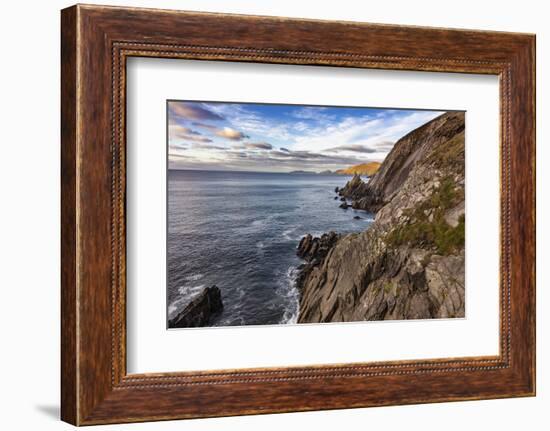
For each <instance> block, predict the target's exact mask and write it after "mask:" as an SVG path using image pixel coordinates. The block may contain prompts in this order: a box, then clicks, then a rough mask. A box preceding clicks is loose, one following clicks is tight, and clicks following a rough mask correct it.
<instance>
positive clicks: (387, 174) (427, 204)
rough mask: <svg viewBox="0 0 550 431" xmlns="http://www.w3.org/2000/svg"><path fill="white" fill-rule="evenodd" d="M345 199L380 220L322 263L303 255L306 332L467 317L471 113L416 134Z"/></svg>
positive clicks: (345, 239) (350, 186)
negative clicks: (324, 325)
mask: <svg viewBox="0 0 550 431" xmlns="http://www.w3.org/2000/svg"><path fill="white" fill-rule="evenodd" d="M339 194H340V195H341V196H342V197H345V198H348V199H351V200H352V201H353V204H352V206H353V208H358V209H365V210H368V211H371V212H375V213H376V218H375V221H374V222H373V223H372V224H371V225H370V226H369V227H368V228H367V229H366V230H365V231H364V232H361V233H355V234H348V235H343V236H340V237H338V239H337V241H335V242H334V244H332V246H331V247H330V249H329V250H328V251H327V252H326V253H325V254H324V256H322V257H321V255H317V253H316V251H315V253H313V254H311V253H310V254H309V255H308V253H302V254H303V255H305V256H309V257H308V259H309V260H308V259H306V262H307V263H306V264H304V265H303V266H302V267H301V268H300V271H299V274H298V277H297V280H296V283H297V286H298V288H299V290H300V292H301V297H300V309H299V316H298V322H302V323H303V322H308V323H316V322H344V321H360V320H382V319H394V320H395V319H426V318H443V317H464V239H463V238H464V113H460V112H453V113H446V114H444V115H442V116H440V117H437V118H436V119H434V120H432V121H430V122H429V123H427V124H425V125H424V126H421V127H419V128H418V129H416V130H414V131H412V132H410V133H409V134H408V135H406V136H405V137H403V138H401V139H400V140H399V141H398V142H397V143H396V144H395V146H394V148H393V149H392V151H391V152H390V154H389V155H388V156H387V157H386V159H385V160H384V162H383V164H382V165H381V167H380V169H379V171H378V172H377V173H376V174H375V175H374V176H373V177H372V179H371V180H370V181H369V182H368V183H367V182H364V181H362V180H361V178H360V177H359V176H358V175H356V176H354V177H353V178H352V179H351V180H350V181H349V182H348V183H347V184H346V185H345V187H343V188H342V189H340V190H339ZM346 208H347V203H346ZM437 235H439V236H437ZM302 241H303V242H304V244H302V243H301V245H302V248H304V249H306V248H307V249H308V250H309V249H311V250H313V238H310V239H309V240H308V239H306V238H304V239H302ZM306 243H307V247H306ZM299 255H300V254H299ZM312 255H313V256H314V257H313V258H312V257H311V256H312Z"/></svg>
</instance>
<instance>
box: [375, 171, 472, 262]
mask: <svg viewBox="0 0 550 431" xmlns="http://www.w3.org/2000/svg"><path fill="white" fill-rule="evenodd" d="M463 199H464V192H463V190H461V189H456V188H455V186H454V182H453V180H452V178H445V179H444V180H443V181H442V182H441V184H440V186H439V188H438V189H436V190H435V191H434V193H433V194H432V196H431V197H430V198H429V199H427V200H426V201H424V202H423V203H422V204H420V205H419V206H418V207H416V208H415V209H412V210H409V211H408V212H406V213H405V215H407V216H408V217H409V220H410V221H409V222H408V223H406V224H403V225H400V226H397V227H396V228H395V229H393V230H392V231H391V232H390V233H388V235H387V236H386V242H387V243H388V244H389V245H391V246H395V247H398V246H401V245H405V244H407V245H410V246H413V247H422V248H430V249H433V250H434V251H435V252H436V253H437V254H441V255H449V254H451V253H452V252H454V251H456V250H459V249H460V248H462V247H464V237H465V234H464V230H465V218H464V215H462V216H461V217H460V218H459V220H458V225H457V226H455V227H452V226H450V225H449V224H448V223H447V222H446V221H445V217H444V215H445V212H446V211H447V210H449V209H450V208H452V207H454V206H455V205H457V204H458V203H459V202H460V200H463ZM430 216H431V217H432V218H431V220H430Z"/></svg>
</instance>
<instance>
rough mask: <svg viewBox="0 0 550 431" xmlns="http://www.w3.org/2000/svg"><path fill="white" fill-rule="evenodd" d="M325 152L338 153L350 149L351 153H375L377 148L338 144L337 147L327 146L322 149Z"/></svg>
mask: <svg viewBox="0 0 550 431" xmlns="http://www.w3.org/2000/svg"><path fill="white" fill-rule="evenodd" d="M323 151H325V152H327V153H340V152H343V151H351V152H353V153H376V152H377V151H378V150H377V149H376V148H372V147H366V146H365V145H360V144H349V145H339V146H337V147H332V148H327V149H326V150H323Z"/></svg>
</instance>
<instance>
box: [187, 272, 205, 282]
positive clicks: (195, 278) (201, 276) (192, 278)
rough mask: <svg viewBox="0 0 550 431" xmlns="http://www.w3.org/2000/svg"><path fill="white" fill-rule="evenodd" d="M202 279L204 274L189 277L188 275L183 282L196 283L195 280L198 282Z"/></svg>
mask: <svg viewBox="0 0 550 431" xmlns="http://www.w3.org/2000/svg"><path fill="white" fill-rule="evenodd" d="M203 277H204V274H200V273H197V274H191V275H188V276H187V277H185V281H197V280H200V279H201V278H203Z"/></svg>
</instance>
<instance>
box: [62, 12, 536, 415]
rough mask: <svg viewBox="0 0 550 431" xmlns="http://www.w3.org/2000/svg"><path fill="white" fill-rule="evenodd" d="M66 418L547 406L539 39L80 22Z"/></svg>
mask: <svg viewBox="0 0 550 431" xmlns="http://www.w3.org/2000/svg"><path fill="white" fill-rule="evenodd" d="M61 45H62V46H61V48H62V64H61V71H62V94H61V107H62V108H61V110H62V112H61V117H62V152H61V163H62V183H61V191H62V196H61V200H62V286H61V290H62V328H61V329H62V337H61V339H62V345H61V351H62V364H61V366H62V373H61V374H62V382H61V396H62V399H61V415H62V419H63V420H65V421H67V422H69V423H72V424H75V425H92V424H106V423H119V422H138V421H152V420H167V419H180V418H198V417H213V416H228V415H241V414H259V413H274V412H289V411H307V410H321V409H341V408H353V407H369V406H382V405H396V404H413V403H429V402H442V401H455V400H475V399H490V398H503V397H517V396H533V395H534V394H535V133H534V131H535V108H534V101H535V78H534V73H535V72H534V71H535V37H534V36H533V35H529V34H514V33H500V32H486V31H472V30H450V29H439V28H438V29H436V28H422V27H403V26H391V25H378V24H365V23H352V22H329V21H313V20H297V19H286V18H276V17H255V16H240V15H220V14H212V13H197V12H179V11H167V10H149V9H134V8H119V7H104V6H93V5H77V6H73V7H70V8H68V9H65V10H63V11H62V26H61Z"/></svg>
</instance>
